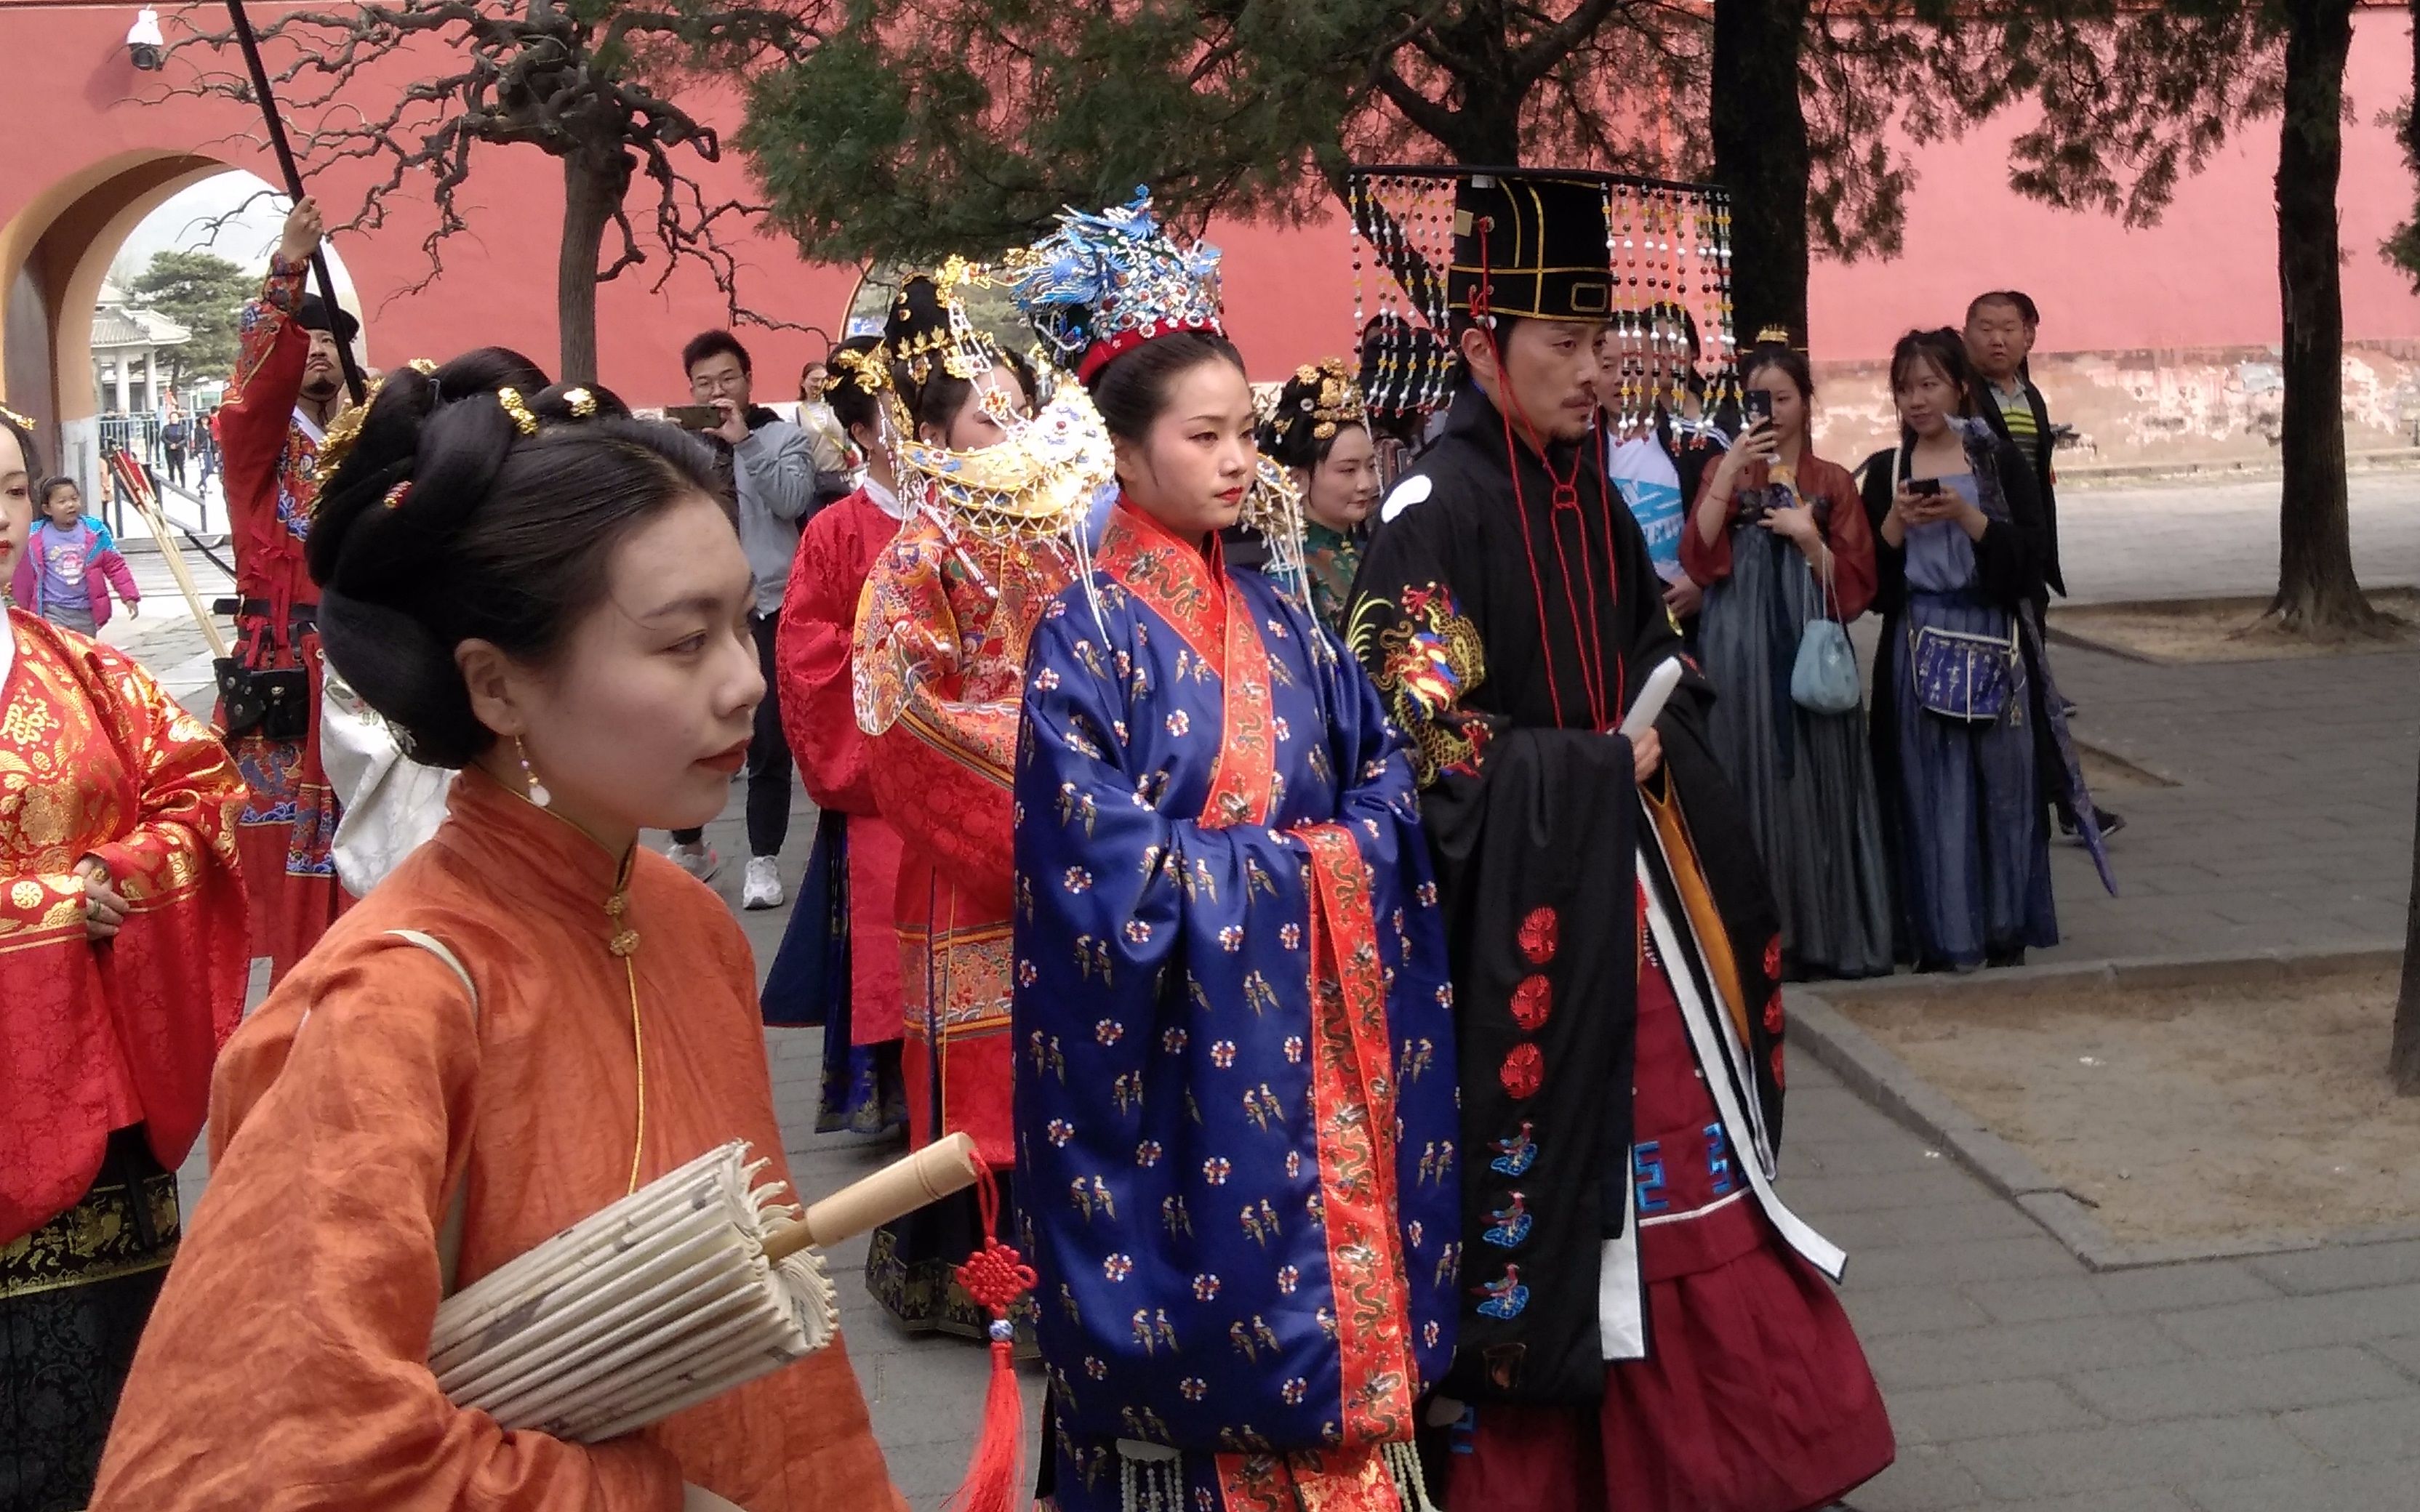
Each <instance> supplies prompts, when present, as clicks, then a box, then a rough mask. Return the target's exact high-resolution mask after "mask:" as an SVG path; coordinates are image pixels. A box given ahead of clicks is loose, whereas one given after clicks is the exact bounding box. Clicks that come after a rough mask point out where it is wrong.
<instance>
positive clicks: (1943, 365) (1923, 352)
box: [1890, 326, 1975, 416]
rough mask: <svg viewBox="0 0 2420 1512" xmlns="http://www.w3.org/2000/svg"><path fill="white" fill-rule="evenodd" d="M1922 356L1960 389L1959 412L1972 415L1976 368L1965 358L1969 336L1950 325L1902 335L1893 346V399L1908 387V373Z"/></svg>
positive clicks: (1954, 386) (1891, 379)
mask: <svg viewBox="0 0 2420 1512" xmlns="http://www.w3.org/2000/svg"><path fill="white" fill-rule="evenodd" d="M1919 358H1921V359H1922V360H1924V361H1926V362H1929V363H1931V364H1932V365H1933V366H1934V367H1935V368H1937V369H1939V370H1940V372H1941V376H1942V377H1943V378H1947V379H1948V380H1949V382H1950V385H1951V387H1953V388H1955V389H1956V390H1957V391H1958V412H1959V413H1960V414H1962V415H1967V416H1972V415H1973V414H1974V412H1975V369H1974V366H1973V364H1972V363H1968V362H1967V361H1966V338H1965V337H1964V336H1962V335H1961V334H1960V333H1959V332H1955V331H1952V330H1951V329H1950V328H1948V327H1947V326H1943V327H1942V328H1941V329H1939V330H1938V331H1911V332H1908V333H1907V334H1906V335H1904V336H1901V337H1900V339H1899V341H1898V342H1897V343H1896V344H1895V345H1893V346H1892V347H1891V361H1890V386H1891V394H1892V396H1893V397H1894V398H1896V397H1897V396H1898V394H1899V391H1900V390H1901V389H1903V388H1905V387H1907V382H1908V374H1909V372H1910V370H1911V369H1913V368H1914V367H1915V366H1916V361H1917V360H1918V359H1919Z"/></svg>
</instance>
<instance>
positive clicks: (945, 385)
mask: <svg viewBox="0 0 2420 1512" xmlns="http://www.w3.org/2000/svg"><path fill="white" fill-rule="evenodd" d="M949 341H950V307H949V306H948V304H946V303H944V302H943V301H942V299H941V291H940V289H939V287H937V286H936V285H934V283H933V281H932V280H931V279H929V278H926V277H924V276H923V275H922V274H919V275H917V276H916V277H914V278H910V279H909V280H907V282H906V283H905V284H902V285H899V297H898V298H897V299H895V300H893V301H891V318H890V319H889V320H887V321H885V322H884V323H883V327H882V343H883V345H884V346H885V347H889V348H890V349H891V351H892V354H893V356H894V357H895V358H896V359H897V361H896V362H895V363H893V364H892V382H894V383H896V384H898V385H899V396H900V398H901V399H902V400H903V401H904V402H905V403H906V404H907V412H908V413H909V414H911V415H913V416H915V417H916V425H917V428H918V429H920V430H921V429H923V428H924V427H925V426H928V425H929V426H931V427H932V428H933V429H935V430H938V431H939V432H940V433H941V434H943V435H944V436H946V435H948V434H949V430H950V425H951V424H952V423H953V422H954V421H955V420H956V419H957V418H958V414H959V412H960V411H961V410H963V409H966V407H967V400H968V399H969V398H970V397H972V396H973V394H974V392H975V386H974V382H973V380H972V379H970V378H959V377H958V376H957V375H956V374H954V373H952V372H951V371H950V370H949V369H948V368H947V367H946V366H944V365H942V362H941V356H942V352H943V349H944V348H945V347H947V346H948V344H949ZM997 360H998V361H999V362H1000V363H1001V364H1002V365H1003V366H1005V367H1006V368H1007V369H1008V370H1009V371H1010V372H1012V373H1014V374H1016V386H1017V388H1018V389H1020V390H1021V391H1023V393H1024V394H1025V402H1026V404H1027V405H1029V406H1031V405H1032V403H1033V368H1032V364H1030V363H1027V362H1026V361H1025V359H1024V358H1022V357H1019V356H1017V355H1016V353H1015V352H1010V351H1002V352H1001V353H999V354H998V358H997ZM920 374H921V375H922V376H921V377H919V375H920ZM844 424H845V422H844Z"/></svg>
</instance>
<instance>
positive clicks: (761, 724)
mask: <svg viewBox="0 0 2420 1512" xmlns="http://www.w3.org/2000/svg"><path fill="white" fill-rule="evenodd" d="M780 620H781V616H780V615H778V614H751V615H749V616H748V629H749V632H750V633H751V634H752V635H753V636H755V638H756V665H757V667H758V668H759V669H760V670H761V671H763V672H764V673H765V702H762V703H759V704H757V705H756V728H755V731H754V732H753V733H752V734H751V735H750V736H749V740H748V854H749V855H751V856H779V855H781V854H782V842H783V841H785V840H787V839H789V836H790V769H791V762H790V737H789V736H787V735H785V734H783V733H782V694H781V685H780V684H779V683H778V682H777V681H775V679H774V676H773V631H774V629H775V628H776V627H777V626H778V625H779V624H780ZM705 833H706V831H705V830H704V829H703V828H700V829H675V830H674V831H673V840H674V841H675V843H676V844H681V845H693V844H695V843H697V841H698V840H699V838H700V837H702V836H703V835H705Z"/></svg>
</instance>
